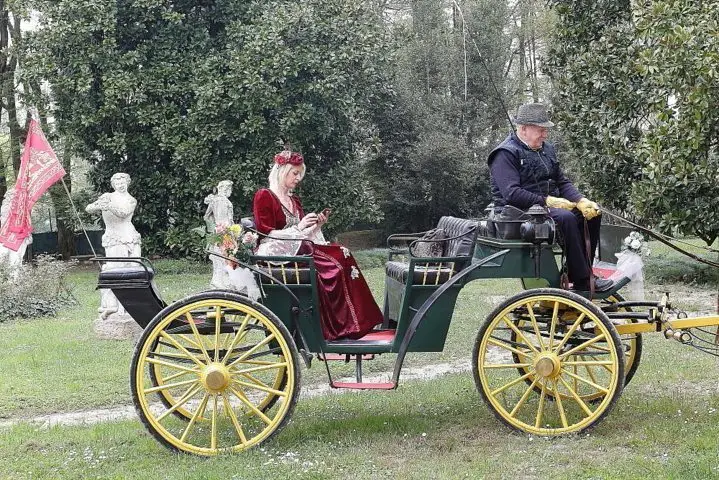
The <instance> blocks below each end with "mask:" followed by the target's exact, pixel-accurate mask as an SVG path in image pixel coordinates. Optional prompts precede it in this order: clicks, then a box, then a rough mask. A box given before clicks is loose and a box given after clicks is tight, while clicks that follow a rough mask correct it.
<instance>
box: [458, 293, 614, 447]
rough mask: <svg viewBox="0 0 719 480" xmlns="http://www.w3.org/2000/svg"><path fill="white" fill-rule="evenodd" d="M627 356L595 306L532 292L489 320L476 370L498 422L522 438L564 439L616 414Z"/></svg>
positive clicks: (570, 295)
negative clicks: (519, 432) (524, 434)
mask: <svg viewBox="0 0 719 480" xmlns="http://www.w3.org/2000/svg"><path fill="white" fill-rule="evenodd" d="M622 353H623V350H622V345H621V342H620V340H619V335H618V334H617V332H616V330H615V328H614V326H613V325H612V323H611V322H610V321H609V319H608V318H607V316H606V315H605V314H604V313H603V312H602V311H601V310H600V309H599V308H597V306H595V305H593V304H592V303H591V302H589V301H588V300H586V299H585V298H583V297H581V296H579V295H576V294H574V293H571V292H568V291H566V290H559V289H553V288H547V289H535V290H527V291H525V292H522V293H520V294H518V295H515V296H514V297H512V298H510V299H508V300H506V301H505V302H503V303H502V304H500V305H499V306H498V307H497V308H496V309H495V310H494V311H493V312H492V313H491V314H490V315H489V317H488V318H487V320H486V321H485V323H484V324H483V325H482V327H481V328H480V330H479V333H478V335H477V340H476V342H475V346H474V352H473V356H472V366H473V373H474V379H475V383H476V385H477V389H478V390H479V392H480V394H481V395H482V398H483V399H484V400H485V402H486V403H487V405H488V406H489V407H490V409H491V410H492V411H493V413H494V414H495V416H497V418H499V419H500V420H502V421H503V422H504V423H506V424H507V425H509V426H510V427H512V428H515V429H518V430H522V431H524V432H528V433H534V434H537V435H561V434H566V433H573V432H580V431H582V430H585V429H587V428H589V427H591V426H593V425H596V424H597V422H599V421H600V420H602V419H603V418H604V417H605V416H606V415H607V413H609V411H610V410H611V409H612V407H613V406H614V404H615V403H616V400H617V399H618V398H619V395H620V394H621V391H622V388H623V386H624V355H623V354H622ZM590 372H591V373H590ZM551 399H553V400H554V401H549V400H551Z"/></svg>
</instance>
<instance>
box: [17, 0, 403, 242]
mask: <svg viewBox="0 0 719 480" xmlns="http://www.w3.org/2000/svg"><path fill="white" fill-rule="evenodd" d="M42 12H43V23H42V28H41V29H40V31H39V32H37V33H36V34H35V35H34V38H33V42H32V48H33V49H34V50H35V51H37V52H38V55H37V57H36V58H37V60H36V61H35V63H34V65H32V66H31V68H30V71H29V73H28V74H29V75H33V76H35V77H36V78H39V79H42V78H46V79H48V80H49V81H50V83H51V86H52V92H53V100H54V104H55V112H54V115H55V118H56V119H57V129H58V131H59V133H60V134H61V135H62V136H63V137H64V138H65V139H67V142H68V144H70V145H73V146H74V153H75V154H77V155H80V156H82V157H84V158H88V159H90V161H91V162H92V163H93V167H94V168H93V170H92V174H91V175H92V180H93V183H94V184H95V186H96V187H97V188H98V189H99V190H105V189H107V188H109V177H110V175H112V173H114V172H117V171H126V172H128V173H130V174H131V176H132V178H133V183H132V186H131V193H132V194H133V195H134V196H135V197H136V198H137V200H138V208H137V211H136V215H135V219H134V221H135V224H136V226H137V228H138V230H139V231H140V232H141V233H142V234H143V245H144V247H145V249H146V251H147V250H148V249H149V251H148V253H165V254H167V253H169V254H174V255H186V254H188V253H189V252H191V251H193V248H194V245H193V239H192V238H191V234H190V229H191V228H192V227H194V226H196V224H197V222H198V220H199V219H201V217H202V214H203V211H204V209H203V205H202V204H201V200H202V198H203V197H204V196H205V195H206V194H207V193H209V192H211V191H212V188H213V186H214V185H216V184H217V182H218V181H219V180H222V179H229V180H232V181H234V182H235V189H234V192H235V194H234V196H233V198H232V200H233V203H234V204H235V211H236V213H237V214H238V216H240V215H249V214H250V211H251V210H250V208H251V205H250V202H251V198H252V194H253V192H254V191H255V190H256V189H257V188H259V187H261V186H266V184H267V179H266V176H267V172H268V171H269V167H270V162H271V160H272V155H273V154H274V153H276V152H277V151H279V150H280V149H281V148H282V145H283V143H284V142H285V141H289V142H291V143H292V146H293V148H294V149H295V150H299V151H301V152H302V153H303V154H304V156H305V159H306V161H307V163H308V166H309V174H308V177H307V180H306V182H305V183H306V184H305V185H304V188H303V192H302V194H303V201H304V203H305V205H306V207H307V209H308V211H309V210H314V209H317V208H322V207H325V206H327V205H331V206H332V207H333V209H334V212H335V214H333V220H332V227H333V228H335V229H342V228H343V227H346V226H347V225H348V224H349V223H350V222H352V221H365V220H369V219H370V218H372V219H374V218H376V217H377V210H376V207H375V206H374V205H373V203H372V201H373V200H372V197H371V196H368V195H361V194H359V193H360V192H361V190H362V188H363V185H364V184H363V182H364V180H363V179H362V175H363V172H362V169H361V168H358V156H359V153H358V152H366V151H370V150H368V149H367V148H366V145H368V144H370V143H371V140H368V139H367V138H366V136H365V135H364V134H363V130H362V129H361V128H360V127H359V126H360V125H363V124H364V123H367V122H368V121H369V118H370V115H371V114H372V115H373V114H374V112H375V111H377V110H378V109H379V110H383V109H386V108H389V100H390V96H389V95H383V92H387V91H388V90H389V87H388V84H389V82H388V81H387V79H386V78H385V74H384V72H386V70H387V69H386V67H385V63H386V62H387V59H388V52H389V49H388V47H387V45H386V42H385V38H384V34H383V26H382V24H381V22H380V19H379V18H377V17H376V16H375V14H374V13H373V12H372V11H371V10H370V9H369V8H368V7H366V6H365V5H364V3H363V2H358V1H354V0H327V1H320V0H307V1H302V2H299V1H269V2H265V1H259V0H256V1H253V2H244V1H239V0H216V1H212V2H204V1H203V2H189V1H177V2H165V1H158V0H142V1H140V0H133V1H131V0H120V1H115V0H112V1H108V0H72V1H70V0H60V1H57V2H47V3H45V2H43V3H42ZM329 186H331V188H330V187H329ZM358 187H361V188H360V190H359V191H357V189H358ZM342 211H344V212H346V213H345V214H344V215H342V214H338V213H339V212H342Z"/></svg>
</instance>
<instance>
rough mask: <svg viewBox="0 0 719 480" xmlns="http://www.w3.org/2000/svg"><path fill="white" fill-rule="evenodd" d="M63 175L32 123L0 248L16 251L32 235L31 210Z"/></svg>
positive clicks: (53, 153) (54, 157)
mask: <svg viewBox="0 0 719 480" xmlns="http://www.w3.org/2000/svg"><path fill="white" fill-rule="evenodd" d="M63 175H65V169H64V168H62V165H60V162H59V161H58V159H57V156H56V155H55V152H53V150H52V147H51V146H50V144H49V143H47V139H46V138H45V134H44V133H42V129H41V128H40V125H39V124H38V123H37V121H35V119H32V120H31V121H30V127H29V128H28V132H27V139H26V140H25V150H24V151H23V152H22V159H21V161H20V172H19V173H18V176H17V182H16V183H15V187H14V188H15V196H14V197H13V199H12V203H11V204H10V215H9V217H8V219H7V221H6V222H3V224H2V226H0V244H2V245H5V246H6V247H7V248H9V249H10V250H13V251H15V252H17V251H18V249H19V248H20V246H21V245H22V242H23V240H25V239H26V238H27V237H29V236H30V234H31V233H32V225H31V223H30V213H31V212H32V206H33V205H35V202H37V200H38V199H39V198H40V197H41V196H42V194H43V193H45V191H46V190H47V189H48V188H50V186H51V185H52V184H53V183H55V182H57V181H58V180H60V178H62V176H63Z"/></svg>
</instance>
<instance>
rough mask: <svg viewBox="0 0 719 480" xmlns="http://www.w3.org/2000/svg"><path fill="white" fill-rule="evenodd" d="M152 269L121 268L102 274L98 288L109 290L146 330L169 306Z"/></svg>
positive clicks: (104, 271)
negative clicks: (159, 289)
mask: <svg viewBox="0 0 719 480" xmlns="http://www.w3.org/2000/svg"><path fill="white" fill-rule="evenodd" d="M154 276H155V272H154V270H152V269H151V268H140V267H134V266H133V267H119V268H112V269H108V270H103V271H101V272H100V275H99V278H98V282H97V288H98V289H100V288H108V289H110V290H112V293H114V294H115V297H117V300H118V301H119V302H120V304H122V306H123V307H124V308H125V310H126V311H127V313H128V314H129V315H130V316H131V317H132V318H133V319H134V320H135V321H136V322H137V324H138V325H140V326H141V327H142V328H145V327H146V326H147V325H148V324H149V323H150V321H151V320H152V319H153V318H154V317H155V315H157V314H158V313H160V310H162V309H163V308H165V306H166V305H167V304H166V303H165V302H164V301H163V300H162V297H161V296H160V292H159V291H158V290H157V286H156V285H155V282H154V281H153V278H154Z"/></svg>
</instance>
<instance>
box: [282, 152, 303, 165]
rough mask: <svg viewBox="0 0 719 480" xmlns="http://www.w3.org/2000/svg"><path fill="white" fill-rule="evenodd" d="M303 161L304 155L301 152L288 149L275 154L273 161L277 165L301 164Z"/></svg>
mask: <svg viewBox="0 0 719 480" xmlns="http://www.w3.org/2000/svg"><path fill="white" fill-rule="evenodd" d="M304 162H305V159H304V157H303V156H302V154H301V153H297V152H292V151H290V150H283V151H282V152H280V153H278V154H277V155H275V163H276V164H277V165H287V164H288V163H289V164H292V165H295V166H296V165H302V164H303V163H304Z"/></svg>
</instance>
